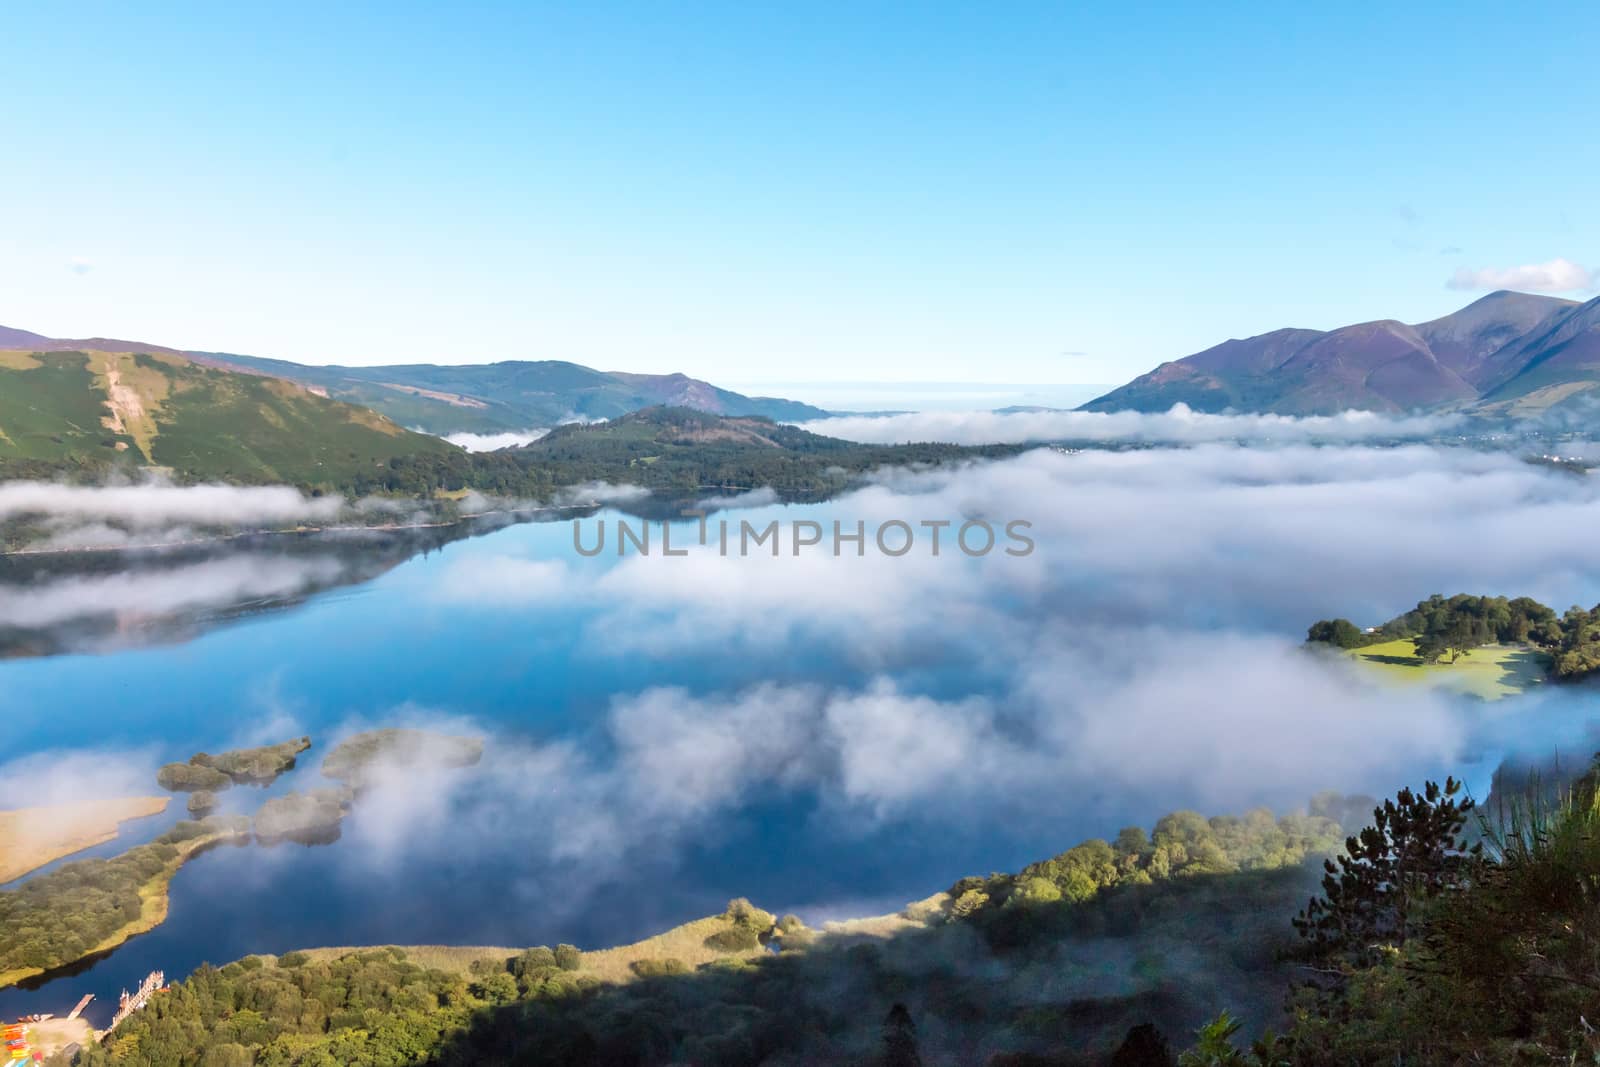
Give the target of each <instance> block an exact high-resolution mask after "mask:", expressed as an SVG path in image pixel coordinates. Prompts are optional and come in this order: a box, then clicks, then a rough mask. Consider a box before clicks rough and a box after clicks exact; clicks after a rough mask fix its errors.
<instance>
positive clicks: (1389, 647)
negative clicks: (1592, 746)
mask: <svg viewBox="0 0 1600 1067" xmlns="http://www.w3.org/2000/svg"><path fill="white" fill-rule="evenodd" d="M1350 654H1351V655H1352V656H1354V657H1355V658H1356V659H1357V660H1359V661H1361V662H1362V663H1363V664H1365V665H1366V666H1367V667H1368V668H1369V669H1371V670H1373V671H1376V672H1380V673H1381V674H1382V675H1383V676H1384V677H1386V678H1388V679H1390V680H1392V681H1396V682H1400V683H1404V684H1419V683H1427V684H1430V685H1445V686H1448V687H1449V688H1451V689H1456V690H1459V691H1461V692H1465V693H1471V694H1472V695H1474V696H1478V697H1482V698H1483V699H1484V700H1499V699H1501V698H1503V697H1508V696H1514V695H1516V694H1518V693H1523V692H1526V691H1527V690H1529V689H1531V688H1533V687H1534V686H1537V685H1541V684H1543V683H1544V680H1545V678H1546V677H1547V676H1548V671H1549V664H1550V658H1549V657H1548V656H1546V655H1545V654H1544V653H1542V652H1540V651H1538V650H1537V649H1532V648H1528V647H1526V646H1523V645H1484V646H1483V647H1482V648H1475V649H1473V650H1472V651H1471V652H1468V653H1463V654H1462V655H1461V656H1459V657H1458V658H1457V659H1456V660H1455V662H1453V663H1452V662H1450V659H1449V657H1448V656H1446V658H1444V659H1442V660H1440V661H1439V662H1438V663H1433V664H1424V663H1423V662H1422V661H1421V660H1419V659H1418V658H1417V654H1416V645H1415V642H1414V641H1412V639H1411V638H1409V637H1404V638H1400V639H1399V640H1395V641H1385V642H1383V643H1382V644H1377V645H1367V646H1366V647H1365V648H1356V649H1351V651H1350Z"/></svg>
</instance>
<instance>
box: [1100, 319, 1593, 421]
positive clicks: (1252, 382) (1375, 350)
mask: <svg viewBox="0 0 1600 1067" xmlns="http://www.w3.org/2000/svg"><path fill="white" fill-rule="evenodd" d="M1591 303H1594V302H1591ZM1589 306H1590V305H1580V304H1578V303H1576V302H1574V301H1571V300H1562V299H1560V298H1558V297H1551V296H1542V295H1536V294H1532V293H1519V292H1515V291H1512V290H1498V291H1496V292H1493V293H1489V294H1487V295H1485V296H1482V297H1480V298H1478V299H1477V300H1474V301H1473V302H1472V303H1470V304H1468V305H1467V306H1465V307H1463V308H1461V309H1459V310H1457V311H1454V312H1451V313H1450V314H1448V315H1443V316H1441V317H1439V318H1437V319H1433V320H1430V321H1428V322H1422V323H1416V324H1407V323H1404V322H1400V321H1399V320H1397V319H1375V320H1372V321H1370V322H1362V323H1356V324H1353V325H1350V326H1343V327H1340V328H1338V329H1335V330H1326V331H1322V330H1297V329H1280V330H1273V331H1271V332H1270V333H1264V334H1260V335H1258V336H1256V337H1250V338H1245V339H1243V340H1231V341H1225V342H1223V343H1222V344H1220V345H1217V346H1215V347H1213V348H1208V349H1206V350H1205V351H1203V352H1197V353H1195V354H1194V355H1192V356H1186V357H1184V358H1183V359H1178V360H1173V361H1171V362H1169V363H1163V364H1162V365H1161V366H1159V367H1157V368H1156V369H1155V370H1153V371H1151V372H1149V373H1148V374H1144V375H1141V376H1140V377H1138V378H1136V379H1134V380H1133V381H1131V382H1129V383H1128V384H1127V385H1124V386H1122V387H1121V388H1119V389H1115V390H1113V391H1112V392H1110V393H1107V394H1106V395H1105V396H1102V397H1100V398H1098V399H1096V400H1093V401H1090V402H1089V403H1088V404H1086V405H1084V410H1089V411H1114V410H1119V409H1127V408H1131V409H1134V410H1141V411H1165V410H1167V409H1169V408H1170V407H1172V405H1173V404H1175V403H1184V404H1187V405H1189V406H1190V407H1192V408H1194V409H1195V410H1198V411H1212V412H1216V411H1226V410H1235V411H1269V412H1276V413H1280V414H1291V415H1309V414H1330V413H1334V412H1338V411H1343V410H1348V409H1352V408H1354V409H1360V410H1369V411H1380V412H1403V411H1436V410H1457V409H1462V408H1470V407H1472V406H1474V405H1477V404H1479V403H1481V402H1484V401H1485V400H1487V399H1488V398H1489V397H1490V396H1491V395H1495V396H1499V395H1501V394H1505V393H1507V391H1508V390H1509V391H1510V393H1511V394H1512V395H1518V394H1517V389H1518V385H1517V383H1518V382H1519V380H1520V379H1521V378H1522V377H1523V376H1524V375H1527V374H1529V373H1530V372H1531V371H1532V370H1533V369H1534V368H1536V367H1539V366H1541V365H1542V366H1545V367H1546V370H1545V371H1543V372H1541V373H1540V375H1538V380H1537V381H1536V382H1530V383H1527V384H1536V385H1538V386H1540V387H1541V388H1542V387H1547V386H1551V385H1568V386H1573V387H1574V388H1569V389H1567V390H1566V391H1565V392H1564V393H1562V394H1561V395H1560V399H1563V400H1564V399H1567V398H1568V397H1570V396H1572V395H1576V393H1577V392H1583V391H1587V390H1588V389H1589V388H1590V385H1591V384H1595V383H1596V382H1600V356H1597V357H1596V359H1594V360H1591V359H1590V358H1589V356H1588V355H1586V354H1585V353H1587V352H1588V346H1589V344H1590V341H1589V334H1588V332H1587V331H1586V330H1585V329H1584V328H1583V326H1582V323H1583V321H1585V315H1586V312H1585V309H1586V308H1588V307H1589ZM1596 317H1597V318H1600V312H1597V313H1596ZM1541 338H1544V340H1542V341H1541ZM1574 346H1576V347H1577V349H1579V351H1578V352H1577V353H1576V354H1574V355H1571V356H1569V357H1564V358H1563V359H1561V360H1557V361H1556V362H1555V363H1553V364H1552V363H1551V357H1552V356H1554V355H1555V354H1556V353H1555V352H1554V351H1552V350H1553V349H1556V348H1561V349H1562V350H1563V351H1566V350H1568V349H1572V348H1573V347H1574ZM1569 379H1570V380H1569ZM1524 391H1525V390H1524ZM1551 395H1555V394H1551Z"/></svg>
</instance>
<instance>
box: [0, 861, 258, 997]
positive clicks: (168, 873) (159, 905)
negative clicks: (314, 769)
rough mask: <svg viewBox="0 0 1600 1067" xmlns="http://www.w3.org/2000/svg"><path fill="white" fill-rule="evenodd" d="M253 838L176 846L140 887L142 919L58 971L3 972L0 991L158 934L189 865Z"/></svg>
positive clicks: (128, 924) (63, 965) (121, 929)
mask: <svg viewBox="0 0 1600 1067" xmlns="http://www.w3.org/2000/svg"><path fill="white" fill-rule="evenodd" d="M249 836H250V832H249V831H248V830H242V831H241V830H224V831H219V832H218V833H214V834H206V835H204V836H202V837H196V838H191V839H189V840H187V841H184V842H183V843H181V844H179V845H176V846H174V847H175V848H176V849H177V855H176V856H174V857H173V858H172V860H171V861H170V862H169V863H167V864H166V866H164V867H162V868H161V870H159V871H157V872H156V873H155V874H154V875H152V876H151V877H150V878H149V879H148V880H147V881H145V882H144V884H142V885H141V886H140V887H139V917H138V918H137V919H135V920H133V921H132V922H129V923H125V924H124V925H122V926H120V927H118V928H117V929H116V930H114V931H112V932H111V933H110V934H108V935H106V936H105V937H104V938H102V939H101V940H100V941H99V942H98V943H96V944H95V945H94V946H92V947H91V948H89V949H88V950H87V951H85V952H83V953H82V954H81V955H79V956H78V957H77V958H76V959H73V960H67V961H63V962H62V963H60V964H57V965H56V966H55V967H52V968H44V967H24V968H17V969H15V970H10V971H0V989H5V988H7V987H9V986H13V985H16V984H17V983H18V982H23V981H26V980H28V979H29V978H36V977H38V976H39V975H42V974H46V973H48V971H49V970H59V969H60V968H62V967H70V966H72V965H74V964H76V963H81V962H82V961H83V960H86V959H89V958H91V957H94V956H98V955H100V954H101V953H103V952H110V951H111V950H112V949H114V948H119V947H121V946H122V945H124V944H126V943H127V942H128V941H129V940H131V939H133V938H135V937H138V936H139V935H140V934H147V933H149V932H150V931H151V930H154V929H155V928H156V927H158V926H160V925H161V924H162V923H164V922H166V921H167V913H168V911H169V909H170V905H171V901H170V898H169V896H168V890H169V889H170V888H171V885H172V879H173V878H174V877H175V876H176V875H177V873H178V871H179V870H181V869H182V868H183V865H184V864H185V863H187V862H189V861H190V860H191V859H193V858H194V857H195V856H197V855H199V854H200V853H201V852H204V851H206V850H208V849H210V848H213V847H216V846H218V845H222V844H227V843H228V842H230V841H238V840H242V839H246V838H248V837H249Z"/></svg>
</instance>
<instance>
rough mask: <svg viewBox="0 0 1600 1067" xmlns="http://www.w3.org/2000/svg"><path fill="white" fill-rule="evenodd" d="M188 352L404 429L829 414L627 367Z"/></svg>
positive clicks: (453, 429) (794, 418)
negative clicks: (326, 361)
mask: <svg viewBox="0 0 1600 1067" xmlns="http://www.w3.org/2000/svg"><path fill="white" fill-rule="evenodd" d="M191 355H192V356H194V357H195V358H196V359H199V360H201V361H202V362H207V363H215V364H217V365H220V366H224V367H231V368H237V369H241V370H248V371H254V372H256V373H258V374H270V375H273V376H275V377H279V378H287V379H289V380H290V381H296V382H301V383H303V384H305V385H311V386H315V387H317V388H318V389H322V390H324V391H326V392H327V394H328V395H329V396H331V397H336V398H338V399H340V400H347V401H349V402H350V403H352V404H360V405H362V406H364V407H370V408H372V409H373V410H374V411H381V412H383V413H384V414H385V415H387V416H389V417H390V418H391V419H393V420H394V421H395V422H397V423H399V424H400V425H402V426H414V427H417V428H418V429H422V430H426V431H428V432H429V433H437V434H447V433H455V432H457V431H469V432H495V431H503V430H526V429H531V428H533V427H550V426H556V425H559V424H560V423H563V422H568V421H572V420H574V419H614V418H617V417H618V416H621V415H626V414H628V413H629V412H631V411H638V410H639V409H641V408H647V407H656V406H662V405H667V406H677V407H687V408H693V409H695V410H697V411H704V412H708V413H710V414H715V415H735V416H737V415H758V416H763V417H765V418H769V419H785V420H791V421H798V420H803V419H817V418H822V417H824V416H825V415H827V414H828V413H827V412H826V411H823V410H822V409H821V408H815V407H812V406H810V405H809V404H802V403H799V402H797V401H793V400H781V399H777V398H774V397H762V396H745V395H743V394H741V393H735V392H732V391H731V390H728V389H719V388H717V387H716V386H714V385H712V384H710V383H709V382H703V381H700V380H698V379H695V378H690V377H688V376H687V375H684V374H624V373H621V372H613V371H599V370H594V369H592V368H589V367H584V366H580V365H579V364H576V363H567V362H564V361H561V360H505V361H502V362H498V363H477V364H467V365H461V366H436V365H434V364H431V363H413V364H405V365H395V366H382V367H338V366H333V367H312V366H306V365H304V364H300V363H291V362H289V361H288V360H283V359H263V358H260V357H256V356H236V355H230V354H227V353H221V352H195V353H191Z"/></svg>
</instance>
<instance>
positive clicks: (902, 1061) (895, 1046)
mask: <svg viewBox="0 0 1600 1067" xmlns="http://www.w3.org/2000/svg"><path fill="white" fill-rule="evenodd" d="M883 1065H884V1067H922V1054H921V1053H920V1052H918V1051H917V1026H916V1024H915V1023H913V1022H912V1021H911V1013H910V1012H909V1011H907V1010H906V1006H905V1005H904V1004H900V1003H896V1004H895V1006H894V1007H892V1008H890V1009H889V1014H888V1016H887V1017H886V1018H885V1019H884V1020H883Z"/></svg>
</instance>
